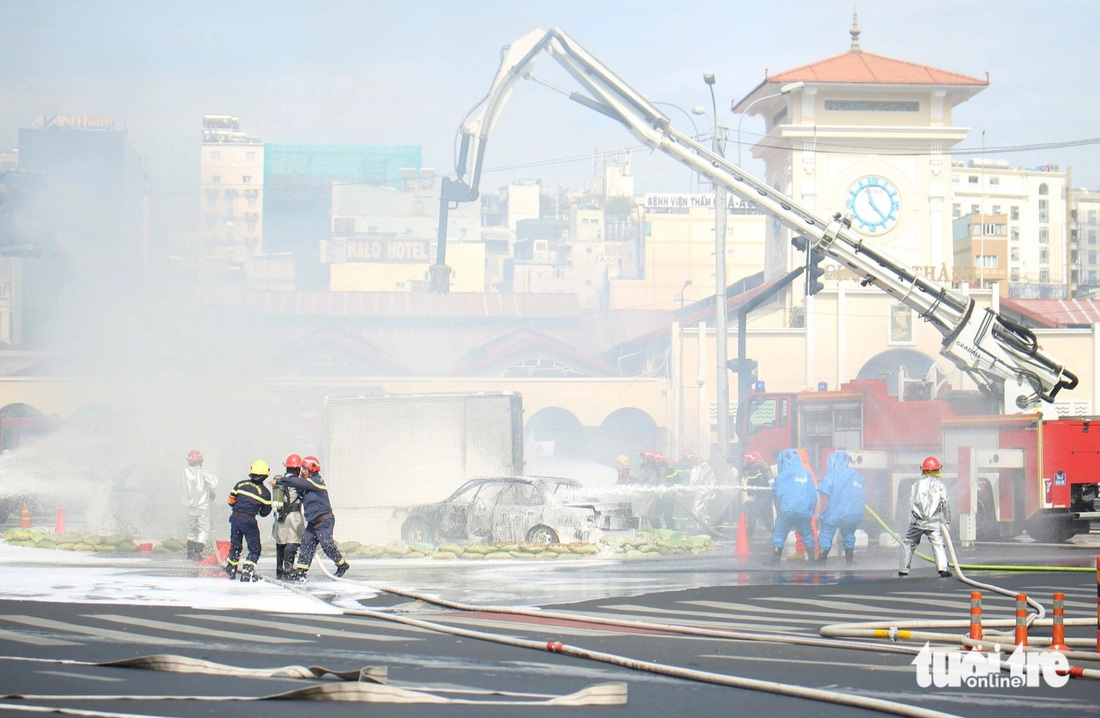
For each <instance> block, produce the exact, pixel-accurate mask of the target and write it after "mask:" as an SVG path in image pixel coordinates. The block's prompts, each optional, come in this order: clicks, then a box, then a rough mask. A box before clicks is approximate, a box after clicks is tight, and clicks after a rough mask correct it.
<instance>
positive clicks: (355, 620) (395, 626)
mask: <svg viewBox="0 0 1100 718" xmlns="http://www.w3.org/2000/svg"><path fill="white" fill-rule="evenodd" d="M274 615H276V616H279V617H282V618H284V619H286V620H287V621H301V620H302V616H301V614H297V613H277V614H274ZM440 615H446V614H440ZM203 618H208V616H204V617H203ZM309 620H310V622H311V623H335V624H337V625H340V626H347V627H348V628H359V627H360V626H362V625H363V624H364V622H366V621H369V620H370V619H368V618H366V617H363V616H358V617H357V616H310V617H309ZM379 620H380V622H381V623H382V625H384V626H385V627H386V629H388V630H393V631H395V632H399V633H427V634H435V631H429V630H428V629H426V628H421V627H420V626H410V625H407V624H404V623H397V622H396V621H385V620H382V619H379ZM406 640H407V639H406Z"/></svg>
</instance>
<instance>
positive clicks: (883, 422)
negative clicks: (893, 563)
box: [738, 379, 1100, 542]
mask: <svg viewBox="0 0 1100 718" xmlns="http://www.w3.org/2000/svg"><path fill="white" fill-rule="evenodd" d="M990 410H991V407H990V406H989V402H988V400H986V399H984V398H982V397H974V396H970V395H966V394H960V395H958V397H944V398H935V399H918V400H906V398H905V396H904V395H903V396H902V398H901V399H898V398H897V397H895V396H891V395H890V394H889V393H888V386H887V384H886V383H885V382H883V381H877V380H864V379H861V380H856V381H852V382H848V383H846V384H844V385H842V386H841V387H840V389H839V390H837V391H819V392H805V393H787V394H783V393H757V394H752V395H750V398H749V401H748V404H747V405H746V406H745V407H744V411H741V412H739V416H740V417H741V418H740V422H739V427H738V428H739V433H740V435H741V437H742V442H743V446H744V448H745V451H758V452H760V454H762V455H763V456H764V457H765V458H766V459H769V460H771V461H773V462H774V460H775V457H776V456H777V455H778V453H779V451H781V450H783V449H786V448H791V447H800V448H803V449H805V450H806V452H807V454H808V455H809V457H810V461H811V464H812V468H813V469H814V471H815V472H816V473H817V476H818V478H820V477H821V475H822V474H821V472H822V471H823V469H824V467H825V466H826V458H827V456H828V454H829V453H831V452H832V451H834V450H837V449H844V450H845V451H847V452H848V453H849V454H851V455H852V457H853V465H854V467H855V468H857V469H859V470H860V471H861V472H862V473H863V474H864V476H865V478H866V479H867V482H866V486H867V502H868V505H870V506H871V507H872V508H873V509H874V510H875V512H876V513H878V514H879V515H880V516H881V517H882V518H883V519H885V520H887V521H889V522H891V523H892V524H893V525H894V526H895V527H900V526H902V525H903V524H904V523H905V522H906V521H907V516H908V495H909V487H910V486H911V485H912V483H913V481H915V480H916V478H917V476H918V475H919V474H920V469H919V467H920V464H921V461H922V460H923V459H924V457H926V456H928V455H935V456H937V457H939V458H940V459H941V460H942V461H943V464H944V479H945V481H946V482H947V483H948V485H949V489H951V490H952V496H953V501H952V503H953V513H954V514H955V517H956V518H957V520H958V523H959V525H958V531H959V535H960V536H961V537H962V538H963V539H964V540H965V539H970V540H979V541H991V540H998V539H1002V538H1008V537H1010V536H1014V535H1016V534H1018V533H1020V532H1023V531H1025V530H1026V531H1027V532H1028V533H1029V534H1030V535H1031V536H1032V538H1035V539H1036V540H1039V541H1054V542H1061V541H1065V540H1067V539H1069V538H1071V537H1072V536H1074V535H1076V534H1078V533H1085V532H1087V531H1088V530H1089V525H1090V519H1092V518H1100V514H1097V513H1096V511H1097V509H1098V508H1100V506H1097V505H1096V502H1097V498H1098V497H1097V486H1098V483H1097V482H1098V481H1100V463H1098V462H1100V424H1098V425H1097V426H1095V427H1093V426H1091V425H1092V423H1093V419H1055V420H1043V419H1042V418H1041V417H1040V415H1039V414H1011V415H997V414H988V413H985V412H987V411H990ZM1090 429H1091V431H1090Z"/></svg>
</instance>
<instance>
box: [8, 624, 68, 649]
mask: <svg viewBox="0 0 1100 718" xmlns="http://www.w3.org/2000/svg"><path fill="white" fill-rule="evenodd" d="M0 639H2V640H5V641H18V642H19V643H32V644H34V645H36V646H79V645H81V644H80V643H79V642H77V641H63V640H61V639H60V638H46V637H45V636H32V635H29V634H26V633H20V632H19V631H9V630H8V629H6V628H0Z"/></svg>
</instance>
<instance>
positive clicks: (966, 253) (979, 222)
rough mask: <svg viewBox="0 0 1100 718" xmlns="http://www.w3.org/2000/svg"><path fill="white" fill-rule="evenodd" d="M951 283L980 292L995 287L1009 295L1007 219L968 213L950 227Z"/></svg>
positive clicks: (998, 216)
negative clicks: (952, 279) (952, 270)
mask: <svg viewBox="0 0 1100 718" xmlns="http://www.w3.org/2000/svg"><path fill="white" fill-rule="evenodd" d="M953 235H954V240H955V260H954V264H955V272H954V280H955V282H958V283H965V284H968V285H970V286H974V287H979V288H982V289H985V288H988V287H991V286H993V285H996V286H997V288H998V293H999V294H1000V296H1002V297H1007V296H1009V284H1008V276H1009V274H1008V272H1009V269H1008V267H1009V263H1008V255H1009V250H1008V216H1007V215H1003V214H985V215H982V214H968V215H966V216H963V217H959V218H958V219H956V220H955V222H954V224H953Z"/></svg>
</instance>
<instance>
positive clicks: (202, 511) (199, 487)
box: [183, 450, 218, 561]
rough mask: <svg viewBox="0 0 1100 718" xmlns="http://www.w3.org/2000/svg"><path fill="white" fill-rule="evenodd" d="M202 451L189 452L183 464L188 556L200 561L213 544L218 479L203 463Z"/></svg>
mask: <svg viewBox="0 0 1100 718" xmlns="http://www.w3.org/2000/svg"><path fill="white" fill-rule="evenodd" d="M202 462H203V458H202V452H200V451H197V450H192V451H190V452H189V453H188V454H187V466H185V467H184V468H183V505H184V506H186V507H187V558H189V559H191V560H192V561H200V560H202V559H203V558H205V557H206V555H207V552H208V551H209V550H210V548H211V540H210V539H211V537H210V513H211V509H212V507H213V505H214V494H215V490H216V489H217V487H218V479H217V477H216V476H214V474H212V473H210V472H209V471H207V470H206V469H204V468H203V466H202Z"/></svg>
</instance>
